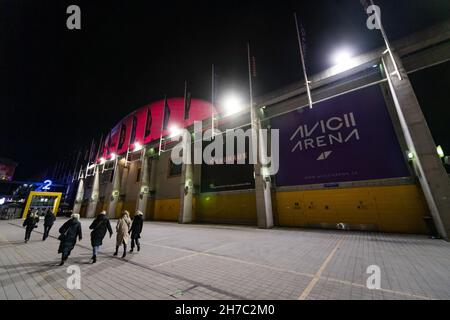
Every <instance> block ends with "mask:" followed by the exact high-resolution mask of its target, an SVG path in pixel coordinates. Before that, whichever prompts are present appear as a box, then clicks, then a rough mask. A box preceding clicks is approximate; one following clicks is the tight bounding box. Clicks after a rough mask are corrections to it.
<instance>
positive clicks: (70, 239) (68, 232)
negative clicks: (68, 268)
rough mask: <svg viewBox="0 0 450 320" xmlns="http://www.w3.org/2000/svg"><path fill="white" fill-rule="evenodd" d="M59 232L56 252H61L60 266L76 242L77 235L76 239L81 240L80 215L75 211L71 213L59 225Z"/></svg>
mask: <svg viewBox="0 0 450 320" xmlns="http://www.w3.org/2000/svg"><path fill="white" fill-rule="evenodd" d="M59 233H60V235H59V237H58V240H59V241H60V242H59V248H58V253H61V263H60V264H59V265H60V266H62V265H63V264H64V263H65V262H66V260H67V258H68V257H69V256H70V253H71V252H72V250H73V248H74V247H75V244H76V243H77V237H78V241H81V239H82V238H83V235H82V232H81V223H80V215H79V214H77V213H74V214H72V215H71V217H70V219H69V220H67V221H66V222H65V223H64V224H63V225H62V226H61V228H59Z"/></svg>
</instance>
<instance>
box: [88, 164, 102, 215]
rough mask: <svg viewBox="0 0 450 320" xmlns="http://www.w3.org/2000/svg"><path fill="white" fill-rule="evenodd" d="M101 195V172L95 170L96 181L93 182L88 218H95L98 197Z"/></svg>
mask: <svg viewBox="0 0 450 320" xmlns="http://www.w3.org/2000/svg"><path fill="white" fill-rule="evenodd" d="M99 194H100V172H99V170H98V168H97V167H96V168H95V174H94V181H93V182H92V193H91V197H90V198H89V204H88V208H87V211H86V218H93V217H95V212H96V211H97V205H98V197H99Z"/></svg>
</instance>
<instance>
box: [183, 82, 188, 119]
mask: <svg viewBox="0 0 450 320" xmlns="http://www.w3.org/2000/svg"><path fill="white" fill-rule="evenodd" d="M186 96H187V80H184V103H183V105H184V111H183V121H184V120H186V99H187V98H186Z"/></svg>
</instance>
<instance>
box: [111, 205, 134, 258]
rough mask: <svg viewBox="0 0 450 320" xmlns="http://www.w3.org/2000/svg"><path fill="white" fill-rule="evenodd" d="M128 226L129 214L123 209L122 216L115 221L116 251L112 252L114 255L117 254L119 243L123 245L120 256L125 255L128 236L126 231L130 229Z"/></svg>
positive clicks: (129, 222) (129, 221)
mask: <svg viewBox="0 0 450 320" xmlns="http://www.w3.org/2000/svg"><path fill="white" fill-rule="evenodd" d="M130 226H131V219H130V214H129V213H128V211H126V210H124V211H123V212H122V216H121V217H120V219H119V220H118V221H117V225H116V233H117V235H116V252H114V255H115V256H117V253H118V251H119V247H120V245H123V255H122V258H125V257H126V255H127V244H128V238H129V237H130V235H129V234H128V231H129V230H130Z"/></svg>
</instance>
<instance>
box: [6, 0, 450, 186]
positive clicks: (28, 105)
mask: <svg viewBox="0 0 450 320" xmlns="http://www.w3.org/2000/svg"><path fill="white" fill-rule="evenodd" d="M375 2H376V3H377V4H379V5H380V6H381V7H382V19H383V22H384V24H385V28H386V29H387V31H388V34H389V36H390V37H391V38H392V39H393V40H394V39H397V38H400V37H402V36H404V35H407V34H409V33H411V32H414V31H417V30H420V29H422V28H424V27H426V26H429V25H432V24H435V23H437V22H439V21H442V20H444V19H448V18H449V17H450V15H449V12H450V2H449V1H448V0H376V1H375ZM70 4H77V5H79V6H80V7H81V14H82V21H81V23H82V29H81V30H68V29H67V28H66V19H67V17H68V14H66V8H67V6H68V5H70ZM294 11H297V12H298V14H299V16H301V18H302V21H303V24H304V26H305V29H306V33H307V64H308V68H309V73H317V72H319V71H321V70H323V69H325V68H327V67H329V66H331V61H330V56H331V53H332V52H333V51H334V50H336V49H338V48H339V47H341V46H350V47H351V48H353V50H354V53H355V54H358V53H362V52H365V51H368V50H371V49H374V48H377V47H380V46H381V45H382V41H381V38H380V36H379V33H378V32H374V31H369V30H368V29H367V28H366V27H365V21H366V18H367V16H366V15H365V13H364V11H363V8H362V6H361V4H360V2H359V0H339V1H336V0H333V1H332V0H314V1H298V0H297V1H285V2H283V1H264V0H258V1H256V0H255V1H244V0H240V1H235V0H227V1H214V0H210V1H179V2H177V1H137V0H133V1H112V0H109V1H94V0H89V1H78V0H71V1H61V0H54V1H39V0H0V137H1V141H0V157H8V158H12V159H14V160H16V161H18V162H19V163H20V165H19V168H18V170H17V176H16V178H18V179H26V178H28V177H30V176H32V175H33V174H35V173H37V172H39V171H40V170H42V169H45V168H46V167H47V166H48V165H51V164H52V163H53V162H55V161H57V160H58V159H62V158H64V157H65V156H66V155H67V154H68V153H70V152H71V151H73V150H74V149H76V148H77V147H80V146H82V145H83V144H84V145H87V144H89V143H90V141H91V138H92V137H96V138H99V136H100V134H101V133H102V132H104V133H106V132H107V131H108V130H109V129H110V128H111V127H112V126H113V125H114V124H115V123H117V122H118V121H119V120H120V119H121V118H122V117H123V116H125V115H126V114H128V113H129V112H131V111H133V110H135V109H137V108H138V107H140V106H142V105H144V104H146V103H148V102H151V101H154V100H157V99H161V98H162V97H163V96H164V95H165V94H167V95H168V96H182V95H183V88H184V80H187V81H188V82H189V89H190V91H191V92H192V94H193V96H194V97H197V98H203V99H209V96H210V72H211V71H210V68H211V64H212V63H214V64H216V65H217V66H218V69H219V72H218V76H219V85H220V87H219V90H223V91H225V90H229V89H236V90H238V91H241V92H243V93H245V92H246V90H247V84H246V72H247V69H246V68H247V66H246V42H247V41H250V42H251V45H252V51H253V55H255V56H256V62H257V72H258V78H257V83H256V87H257V94H258V93H259V94H261V93H266V92H268V91H270V90H274V89H278V88H280V87H283V86H285V85H288V84H291V83H292V82H295V81H299V80H301V79H302V76H301V69H300V62H299V58H298V48H297V42H296V33H295V28H294V22H293V15H292V13H293V12H294ZM447 70H448V67H447ZM424 85H426V82H424ZM423 91H425V92H426V90H425V89H423ZM446 97H447V98H448V96H446ZM444 98H445V97H444ZM447 105H448V103H447ZM447 115H448V113H447ZM448 120H450V119H448ZM447 123H448V121H447Z"/></svg>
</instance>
